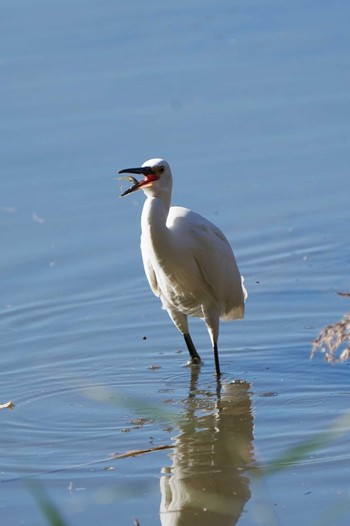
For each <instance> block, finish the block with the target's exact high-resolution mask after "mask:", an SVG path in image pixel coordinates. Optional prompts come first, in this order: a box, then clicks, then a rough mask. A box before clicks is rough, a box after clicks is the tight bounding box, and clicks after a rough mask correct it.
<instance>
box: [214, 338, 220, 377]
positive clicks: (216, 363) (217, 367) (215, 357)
mask: <svg viewBox="0 0 350 526" xmlns="http://www.w3.org/2000/svg"><path fill="white" fill-rule="evenodd" d="M213 351H214V360H215V374H216V376H217V378H220V376H221V371H220V363H219V352H218V346H217V344H216V343H214V347H213Z"/></svg>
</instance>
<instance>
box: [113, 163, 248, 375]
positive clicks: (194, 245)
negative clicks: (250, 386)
mask: <svg viewBox="0 0 350 526" xmlns="http://www.w3.org/2000/svg"><path fill="white" fill-rule="evenodd" d="M119 173H134V174H143V175H144V176H145V178H144V179H143V180H141V181H140V182H138V181H137V180H136V179H135V178H134V177H127V178H128V179H130V180H132V182H133V183H134V185H133V186H132V187H131V188H130V189H129V190H127V191H126V192H124V193H123V194H122V195H123V196H124V195H126V194H129V193H131V192H134V191H136V190H138V189H142V190H143V191H144V192H145V194H146V196H147V199H146V201H145V204H144V207H143V211H142V217H141V227H142V235H141V252H142V259H143V264H144V268H145V273H146V276H147V279H148V282H149V285H150V287H151V289H152V291H153V293H154V294H155V295H156V296H158V297H159V298H160V299H161V301H162V304H163V307H164V309H166V310H167V311H168V313H169V316H170V318H171V319H172V320H173V322H174V324H175V325H176V327H177V328H178V329H179V331H181V333H182V334H183V336H184V338H185V341H186V345H187V348H188V350H189V353H190V355H191V361H192V363H193V364H198V363H200V356H199V354H198V353H197V351H196V349H195V346H194V344H193V342H192V339H191V336H190V334H189V330H188V321H187V316H195V317H197V318H202V319H203V320H204V321H205V323H206V325H207V328H208V332H209V335H210V338H211V342H212V346H213V351H214V357H215V370H216V375H217V376H220V374H221V372H220V365H219V357H218V349H217V341H218V336H219V320H220V319H223V320H233V319H238V318H242V317H243V316H244V301H245V299H246V297H247V292H246V290H245V288H244V286H243V283H242V281H243V280H242V278H241V275H240V273H239V270H238V267H237V264H236V261H235V257H234V255H233V252H232V249H231V247H230V244H229V243H228V241H227V239H226V237H225V236H224V234H223V233H222V232H221V230H219V228H217V227H216V226H215V225H214V224H213V223H211V222H210V221H208V220H207V219H205V218H204V217H202V216H201V215H199V214H196V213H195V212H192V211H191V210H189V209H188V208H183V207H179V206H172V207H170V200H171V190H172V174H171V170H170V166H169V164H168V163H167V162H166V161H164V160H163V159H150V160H149V161H146V162H145V163H144V164H143V165H142V166H141V167H140V168H128V169H125V170H121V171H120V172H119Z"/></svg>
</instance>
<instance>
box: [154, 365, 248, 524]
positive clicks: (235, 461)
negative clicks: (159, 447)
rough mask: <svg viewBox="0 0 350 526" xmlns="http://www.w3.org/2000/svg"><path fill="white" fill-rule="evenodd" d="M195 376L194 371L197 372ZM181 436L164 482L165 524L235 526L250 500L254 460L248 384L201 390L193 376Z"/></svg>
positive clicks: (162, 486) (177, 439) (161, 513)
mask: <svg viewBox="0 0 350 526" xmlns="http://www.w3.org/2000/svg"><path fill="white" fill-rule="evenodd" d="M194 374H195V373H194ZM192 382H193V383H192V386H191V389H190V395H189V397H188V399H187V400H186V401H185V412H184V415H183V417H182V420H181V421H180V425H179V427H180V433H179V435H178V436H177V437H176V438H175V448H174V450H173V453H172V454H171V455H170V457H171V460H172V466H171V467H168V468H163V476H162V477H161V481H160V489H161V505H160V517H161V524H162V526H182V525H183V526H188V525H191V526H197V525H198V526H199V525H201V526H205V525H207V526H213V525H215V526H232V525H234V524H237V522H238V520H239V518H240V516H241V513H242V511H243V509H244V506H245V504H246V502H247V501H248V500H249V498H250V482H249V478H248V476H247V475H246V473H245V469H246V468H247V467H248V466H249V465H250V464H251V463H252V462H253V444H252V443H253V416H252V409H251V399H250V384H249V383H247V382H243V381H235V382H233V383H229V384H226V385H224V387H223V392H222V393H221V394H220V393H219V395H218V396H217V394H215V395H214V393H212V394H210V393H206V392H203V391H202V392H200V391H198V390H197V389H196V388H195V383H196V379H195V378H194V377H192Z"/></svg>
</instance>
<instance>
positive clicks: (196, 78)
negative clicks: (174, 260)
mask: <svg viewBox="0 0 350 526" xmlns="http://www.w3.org/2000/svg"><path fill="white" fill-rule="evenodd" d="M349 11H350V7H348V6H347V5H345V3H343V2H336V3H335V4H332V8H330V7H329V4H328V3H326V2H318V3H317V4H316V3H313V2H309V3H305V2H287V3H284V4H283V5H282V4H280V3H279V2H276V1H273V0H272V1H271V2H269V1H266V2H262V3H255V2H247V1H244V2H243V1H237V2H235V3H234V4H232V3H231V2H226V1H223V2H220V3H219V4H218V3H217V2H216V3H214V2H204V3H203V2H196V1H193V2H190V3H188V2H186V3H185V2H180V3H177V4H176V5H172V4H171V5H170V4H169V5H165V4H161V3H160V2H153V3H151V5H150V4H147V5H146V4H142V3H141V2H136V3H134V4H130V5H119V4H118V3H115V2H111V1H106V2H103V4H99V5H95V4H94V3H93V2H90V1H89V0H88V1H85V2H81V1H79V0H76V1H75V2H66V1H64V2H62V1H61V2H60V3H58V2H50V6H48V4H46V3H45V2H43V1H42V0H38V1H36V2H30V3H28V2H24V1H19V2H16V3H6V4H5V5H4V6H3V9H2V35H3V46H2V58H1V62H2V70H3V76H4V78H5V80H6V81H5V82H2V83H1V87H0V90H1V97H0V104H1V114H2V119H1V131H2V133H1V137H2V141H1V142H2V161H1V168H2V169H1V178H2V192H1V196H0V220H1V226H2V228H1V231H2V246H3V250H2V258H1V276H2V280H1V304H0V308H1V311H0V323H1V327H0V331H1V332H0V333H1V342H2V346H1V347H2V353H1V356H2V357H1V369H0V403H5V402H7V401H8V400H12V401H13V402H14V403H15V407H14V409H13V410H12V411H8V410H1V411H0V420H1V431H2V433H1V464H0V466H1V494H0V516H1V519H2V522H4V523H6V524H7V525H8V526H17V525H19V524H23V525H36V526H38V525H39V526H40V525H41V524H47V520H46V519H45V517H44V515H43V513H42V511H41V509H40V506H39V504H38V499H39V497H38V496H37V495H38V493H37V492H39V495H41V492H44V493H43V496H44V498H48V499H49V500H50V501H52V503H53V504H54V505H55V506H56V507H57V509H58V510H59V512H60V513H61V514H62V516H63V517H64V519H65V520H66V521H67V524H69V525H74V524H77V525H78V524H79V525H80V524H85V525H89V524H91V525H92V524H97V523H105V524H116V523H118V524H125V525H127V524H132V523H133V518H134V517H138V519H139V521H140V524H141V526H148V525H149V526H151V525H152V526H153V525H154V524H160V525H162V526H164V525H166V526H168V525H175V524H177V525H180V524H201V525H208V526H209V525H212V524H215V525H221V524H222V525H233V524H240V525H241V526H250V525H255V524H259V525H260V524H263V525H274V524H276V525H292V524H295V523H296V522H297V521H299V522H301V523H304V524H311V525H313V524H315V525H316V524H317V525H318V524H325V525H328V524H332V525H345V524H348V523H349V519H350V496H349V488H348V481H349V470H350V462H349V451H348V449H349V448H348V440H349V422H348V420H347V419H346V418H347V415H348V408H349V400H350V388H349V382H348V374H349V364H347V363H346V364H343V365H337V366H335V367H332V366H330V365H328V364H326V363H325V362H324V361H323V359H322V356H321V355H316V357H315V359H314V360H313V361H310V360H309V353H310V349H311V342H312V339H313V338H314V337H315V336H316V335H317V334H318V332H319V330H320V329H321V328H322V327H323V326H324V325H325V324H328V323H332V322H334V321H337V320H338V319H341V317H342V316H343V314H344V313H345V312H347V311H349V301H348V299H347V298H344V297H340V296H339V295H337V294H336V292H339V291H349V288H350V287H349V272H348V271H349V260H350V257H349V215H350V214H349V206H348V201H349V192H350V183H349V176H348V166H349V153H348V152H349V113H350V112H349V104H348V103H349V80H350V73H349V68H348V62H349V54H350V53H349V49H350V48H349V32H348V23H347V20H348V15H349V14H350V13H349ZM156 156H164V157H165V158H167V159H168V160H169V162H170V163H171V165H172V169H173V174H174V192H173V202H174V203H176V204H181V205H184V206H189V207H191V208H193V209H195V210H196V211H197V212H199V213H202V214H203V215H205V216H206V217H208V218H209V219H210V220H212V221H214V222H215V223H216V224H217V225H218V226H219V227H220V228H222V230H223V231H224V232H225V234H226V235H227V237H228V238H229V240H230V242H231V243H232V246H233V248H234V251H235V254H236V257H237V261H238V264H239V267H240V269H241V271H242V273H243V274H244V276H245V283H246V285H247V288H248V291H249V298H248V302H247V307H246V317H245V319H244V320H243V321H239V322H235V323H231V324H230V323H229V324H222V326H221V335H220V342H219V344H220V357H221V365H222V369H223V372H224V375H223V385H222V389H221V392H220V393H218V388H217V385H216V382H215V378H214V376H213V370H214V364H213V357H212V354H211V351H210V349H209V339H208V335H207V333H206V330H205V327H204V325H203V323H202V322H201V321H198V320H193V321H192V322H191V333H192V337H193V340H194V341H195V343H196V345H197V346H198V350H199V351H200V353H201V355H202V357H203V358H204V364H203V366H202V368H201V370H200V372H199V374H198V375H196V374H192V375H191V371H190V370H189V369H188V368H187V367H185V364H186V361H187V351H186V350H185V349H184V346H183V342H182V338H181V336H180V335H179V333H178V332H177V331H176V329H175V328H174V327H173V326H172V324H171V322H170V320H169V319H168V317H167V314H166V313H165V312H164V311H161V309H160V305H159V302H158V300H157V299H156V298H155V297H153V295H152V293H151V292H150V291H149V290H148V285H147V282H146V279H145V277H144V275H143V269H142V264H141V258H140V254H139V229H140V226H139V220H140V213H141V209H142V203H143V199H144V198H143V195H141V192H140V193H137V194H133V195H132V196H129V197H128V198H125V199H123V200H119V199H118V195H119V193H120V190H121V185H120V183H119V182H117V180H116V172H117V170H119V169H121V168H125V167H127V166H131V165H137V164H140V163H142V162H143V161H144V160H145V159H147V158H150V157H156ZM124 188H125V185H124ZM325 432H329V435H327V436H325V435H324V433H325ZM320 434H321V437H322V440H320V441H317V440H316V439H318V438H319V437H320ZM160 445H165V446H169V448H168V449H157V447H158V446H160ZM299 445H303V446H304V449H302V450H301V451H298V452H297V454H295V455H294V456H293V455H291V456H289V457H288V456H287V454H290V453H291V452H293V448H295V447H296V446H299ZM307 446H309V447H307ZM152 448H154V451H152V452H147V451H148V450H149V449H152ZM130 450H138V451H139V454H138V455H137V456H134V457H126V458H116V454H121V455H122V454H124V453H126V452H128V451H130ZM276 465H277V466H278V467H279V469H277V467H276ZM33 483H35V486H33Z"/></svg>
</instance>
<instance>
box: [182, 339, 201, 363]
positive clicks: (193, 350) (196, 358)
mask: <svg viewBox="0 0 350 526" xmlns="http://www.w3.org/2000/svg"><path fill="white" fill-rule="evenodd" d="M183 336H184V339H185V342H186V345H187V349H188V352H189V353H190V356H191V364H192V365H199V364H200V363H201V362H202V360H201V357H200V356H199V354H198V353H197V349H196V348H195V346H194V343H193V341H192V338H191V336H190V333H189V332H188V333H186V334H184V335H183Z"/></svg>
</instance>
